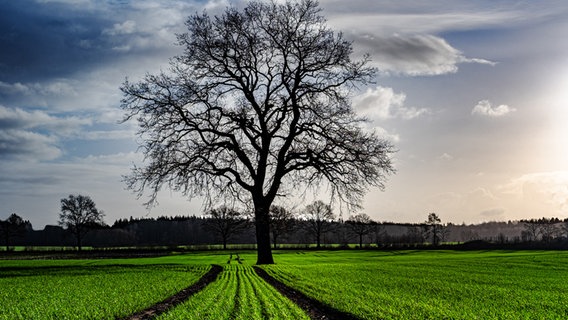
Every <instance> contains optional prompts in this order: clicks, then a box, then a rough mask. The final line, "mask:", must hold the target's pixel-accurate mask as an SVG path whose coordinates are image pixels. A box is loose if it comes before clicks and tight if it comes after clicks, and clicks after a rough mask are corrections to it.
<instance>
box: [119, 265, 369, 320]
mask: <svg viewBox="0 0 568 320" xmlns="http://www.w3.org/2000/svg"><path fill="white" fill-rule="evenodd" d="M231 260H232V257H231V258H230V259H229V262H228V263H230V261H231ZM236 260H237V261H238V262H239V263H241V261H240V259H236ZM253 269H254V271H255V272H256V274H257V275H258V276H259V277H261V278H262V279H263V280H264V281H266V282H267V283H268V284H270V285H271V286H273V287H274V288H275V289H276V290H278V292H280V293H281V294H282V295H284V296H285V297H287V298H288V299H290V300H291V301H292V302H294V303H295V304H296V305H297V306H298V307H300V308H301V309H302V310H304V311H305V312H306V313H307V315H308V316H309V317H310V318H311V319H314V320H360V319H359V318H357V317H356V316H354V315H352V314H350V313H346V312H343V311H339V310H337V309H334V308H332V307H330V306H327V305H325V304H323V303H321V302H320V301H318V300H315V299H312V298H310V297H308V296H306V295H305V294H303V293H301V292H299V291H296V290H295V289H293V288H291V287H288V286H287V285H285V284H284V283H282V282H280V281H278V280H276V279H275V278H273V277H272V276H271V275H269V274H268V273H267V272H266V271H264V270H263V269H261V268H259V267H257V266H253ZM222 271H223V267H221V266H219V265H216V264H213V265H211V270H209V271H208V272H207V273H206V274H205V275H203V277H201V278H200V279H199V281H197V282H196V283H195V284H193V285H191V286H189V287H187V288H185V289H183V290H181V291H180V292H178V293H176V294H175V295H173V296H171V297H169V298H167V299H165V300H163V301H162V302H159V303H157V304H155V305H153V306H151V307H149V308H147V309H145V310H142V311H140V312H137V313H135V314H132V315H130V316H127V317H123V318H119V319H118V320H148V319H153V318H154V317H156V316H158V315H160V314H162V313H164V312H166V311H168V310H170V309H172V308H174V307H175V306H177V305H179V304H180V303H182V302H184V301H185V300H187V299H189V298H190V297H191V296H192V295H194V294H196V293H197V292H199V291H201V290H203V289H204V288H205V287H206V286H207V285H208V284H210V283H211V282H213V281H215V280H217V276H218V275H219V273H221V272H222Z"/></svg>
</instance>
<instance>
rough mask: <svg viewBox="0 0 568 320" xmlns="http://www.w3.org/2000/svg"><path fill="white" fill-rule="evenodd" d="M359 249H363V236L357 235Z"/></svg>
mask: <svg viewBox="0 0 568 320" xmlns="http://www.w3.org/2000/svg"><path fill="white" fill-rule="evenodd" d="M359 249H363V235H362V234H359Z"/></svg>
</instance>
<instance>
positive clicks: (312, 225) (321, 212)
mask: <svg viewBox="0 0 568 320" xmlns="http://www.w3.org/2000/svg"><path fill="white" fill-rule="evenodd" d="M303 216H304V219H305V220H306V224H305V226H306V229H307V231H308V233H310V234H311V235H312V236H313V237H314V238H315V240H316V247H317V248H321V236H322V235H323V234H325V233H327V232H329V231H331V229H332V228H333V224H332V222H333V220H335V215H334V214H333V211H332V210H331V206H330V205H329V204H325V203H323V201H320V200H317V201H314V202H313V203H312V204H309V205H307V206H306V208H305V209H304V214H303Z"/></svg>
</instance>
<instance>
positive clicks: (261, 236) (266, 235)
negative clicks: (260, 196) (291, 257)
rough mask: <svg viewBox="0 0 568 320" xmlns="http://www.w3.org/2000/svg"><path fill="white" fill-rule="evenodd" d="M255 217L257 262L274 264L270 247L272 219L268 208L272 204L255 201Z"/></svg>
mask: <svg viewBox="0 0 568 320" xmlns="http://www.w3.org/2000/svg"><path fill="white" fill-rule="evenodd" d="M254 204H255V208H254V218H255V222H256V253H257V258H256V264H274V259H273V258H272V248H271V247H270V223H269V222H270V220H269V216H268V208H270V204H269V203H268V204H267V203H265V202H264V201H255V202H254Z"/></svg>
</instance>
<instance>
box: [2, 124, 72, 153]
mask: <svg viewBox="0 0 568 320" xmlns="http://www.w3.org/2000/svg"><path fill="white" fill-rule="evenodd" d="M57 141H58V140H57V139H56V138H54V137H50V136H46V135H42V134H39V133H35V132H29V131H24V130H3V129H0V159H3V160H25V161H43V160H53V159H56V158H58V157H60V156H61V155H62V151H61V149H60V148H59V147H58V146H57Z"/></svg>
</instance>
